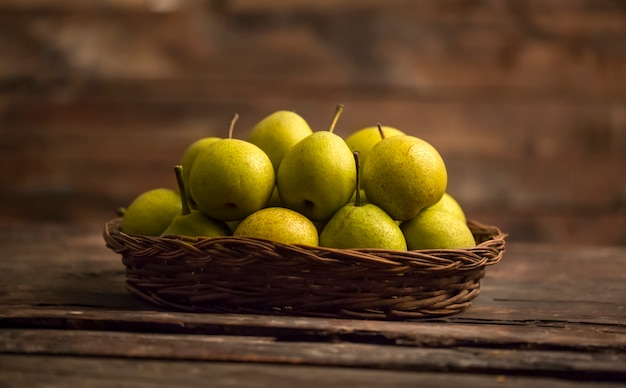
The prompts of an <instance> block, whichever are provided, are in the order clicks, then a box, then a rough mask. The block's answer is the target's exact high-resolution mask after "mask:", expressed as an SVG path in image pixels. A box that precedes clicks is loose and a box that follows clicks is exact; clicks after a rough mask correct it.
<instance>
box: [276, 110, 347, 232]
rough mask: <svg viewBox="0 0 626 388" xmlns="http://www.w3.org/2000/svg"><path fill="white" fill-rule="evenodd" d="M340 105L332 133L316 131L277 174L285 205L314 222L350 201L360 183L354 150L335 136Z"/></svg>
mask: <svg viewBox="0 0 626 388" xmlns="http://www.w3.org/2000/svg"><path fill="white" fill-rule="evenodd" d="M342 110H343V106H342V105H339V106H338V107H337V110H336V112H335V116H334V117H333V121H332V123H331V126H330V129H329V130H328V131H318V132H314V133H313V134H312V135H310V136H307V137H305V138H304V139H302V140H300V141H299V142H298V143H297V144H296V145H294V146H293V147H292V148H291V150H289V152H287V154H286V155H285V157H284V159H283V161H282V163H281V165H280V167H279V169H278V174H277V182H276V184H277V186H278V194H279V195H280V199H281V202H282V204H283V206H285V207H287V208H290V209H292V210H295V211H297V212H299V213H301V214H304V215H305V216H306V217H308V218H309V219H311V220H313V221H325V220H328V219H329V218H330V217H332V215H333V214H334V213H335V212H336V211H337V210H339V208H341V207H342V206H343V205H345V204H346V203H348V201H350V198H351V197H352V193H354V188H355V184H356V177H355V170H356V168H355V166H354V160H353V157H352V151H350V148H349V147H348V145H347V144H346V142H345V141H344V140H343V138H341V137H340V136H339V135H337V134H335V133H333V130H334V128H335V124H336V123H337V120H338V118H339V115H340V114H341V112H342Z"/></svg>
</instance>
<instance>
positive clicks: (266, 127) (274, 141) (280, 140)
mask: <svg viewBox="0 0 626 388" xmlns="http://www.w3.org/2000/svg"><path fill="white" fill-rule="evenodd" d="M312 133H313V131H312V130H311V127H310V126H309V124H308V123H307V122H306V120H304V118H302V116H300V115H299V114H297V113H295V112H291V111H286V110H279V111H277V112H274V113H272V114H270V115H269V116H267V117H265V118H264V119H262V120H261V121H259V122H258V123H257V124H256V125H255V126H254V127H253V128H252V130H251V131H250V135H249V136H248V141H249V142H250V143H252V144H255V145H257V146H258V147H259V148H261V149H262V150H263V151H265V153H266V154H267V156H268V157H269V158H270V160H271V161H272V165H273V167H274V171H278V167H279V166H280V163H281V162H282V160H283V158H284V157H285V155H286V154H287V152H288V151H289V150H290V149H291V147H293V146H294V145H295V144H296V143H297V142H299V141H300V140H302V139H304V138H305V137H307V136H309V135H311V134H312Z"/></svg>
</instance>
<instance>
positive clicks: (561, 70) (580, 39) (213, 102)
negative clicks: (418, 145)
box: [0, 0, 626, 245]
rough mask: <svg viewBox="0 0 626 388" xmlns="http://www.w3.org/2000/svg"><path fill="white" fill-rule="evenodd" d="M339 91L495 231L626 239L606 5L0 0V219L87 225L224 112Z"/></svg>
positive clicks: (515, 0) (623, 120)
mask: <svg viewBox="0 0 626 388" xmlns="http://www.w3.org/2000/svg"><path fill="white" fill-rule="evenodd" d="M337 103H343V104H345V106H346V109H345V111H344V114H343V116H342V118H341V119H340V121H339V124H338V127H337V132H338V133H340V134H342V135H347V134H349V133H350V132H351V131H353V130H355V129H358V128H360V127H363V126H369V125H374V124H376V123H377V122H381V123H383V124H386V125H391V126H395V127H398V128H400V129H402V130H404V131H405V132H408V133H410V134H413V135H416V136H420V137H422V138H424V139H426V140H428V141H429V142H431V143H432V144H433V145H434V146H435V147H437V148H438V149H439V150H440V152H441V153H442V155H443V157H444V159H445V160H446V162H447V165H448V170H449V177H450V184H449V192H450V193H451V194H453V195H454V196H456V197H457V199H458V200H459V201H460V202H461V204H462V205H463V206H464V207H465V209H466V212H467V213H468V216H469V217H471V218H475V219H478V220H480V221H483V222H487V223H493V224H496V225H499V226H501V227H502V229H503V230H505V231H506V232H508V233H510V240H511V241H536V242H556V243H564V244H567V243H575V244H612V245H624V244H626V172H625V168H626V2H624V1H621V0H432V1H431V0H419V1H408V0H407V1H403V0H390V1H384V2H383V1H380V2H377V1H369V0H367V1H358V0H332V1H330V0H319V1H314V0H305V1H288V0H268V1H251V0H213V1H210V0H188V1H184V0H99V1H95V0H92V1H87V0H3V1H1V2H0V174H1V175H0V177H1V179H2V184H1V188H0V221H1V222H15V221H16V220H22V219H30V220H41V221H62V222H90V223H103V222H104V221H105V220H107V219H109V218H112V217H113V216H114V210H115V208H117V207H118V206H120V205H125V204H127V203H128V202H129V201H130V200H131V199H132V198H133V197H134V196H135V195H137V194H139V193H140V192H142V191H143V190H147V189H150V188H153V187H157V186H168V187H175V180H174V177H173V173H172V166H173V165H174V164H175V163H177V162H178V159H179V156H180V154H181V153H182V151H183V150H184V149H185V147H186V146H187V145H188V144H190V143H191V142H192V141H193V140H195V139H197V138H199V137H202V136H208V135H223V134H225V131H226V128H227V124H228V121H229V120H230V117H231V115H232V114H233V113H234V112H238V113H239V114H240V116H241V118H240V120H239V122H238V125H237V129H236V131H237V136H239V137H242V138H245V136H246V135H247V132H248V131H249V129H250V128H251V127H252V125H254V123H255V122H257V121H258V120H260V119H261V118H263V117H264V116H265V115H267V114H269V113H271V112H273V111H275V110H278V109H295V110H297V111H298V112H299V113H301V114H302V115H303V116H304V117H305V118H306V119H307V120H308V121H309V122H310V123H311V125H312V126H313V127H314V128H316V129H325V128H327V126H328V124H329V123H330V119H331V116H332V114H333V111H334V107H335V105H336V104H337Z"/></svg>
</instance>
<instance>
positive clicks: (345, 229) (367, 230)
mask: <svg viewBox="0 0 626 388" xmlns="http://www.w3.org/2000/svg"><path fill="white" fill-rule="evenodd" d="M354 155H355V159H356V164H357V166H358V163H359V161H358V155H359V153H358V151H355V153H354ZM357 177H358V168H357ZM359 186H360V185H359V181H358V178H357V189H356V190H355V193H356V197H355V201H354V204H347V205H345V206H344V207H342V208H341V209H339V210H338V211H337V212H336V213H335V214H334V215H333V217H332V218H331V219H330V220H329V221H328V223H327V224H326V226H324V229H323V230H322V232H321V233H320V245H321V246H323V247H329V248H341V249H351V248H380V249H392V250H399V251H406V250H407V245H406V241H405V239H404V235H403V234H402V230H400V227H399V226H398V224H397V223H396V221H394V220H393V219H392V218H391V217H389V215H388V214H387V213H385V211H384V210H382V209H381V208H379V207H378V206H376V205H372V204H362V203H361V195H360V187H359Z"/></svg>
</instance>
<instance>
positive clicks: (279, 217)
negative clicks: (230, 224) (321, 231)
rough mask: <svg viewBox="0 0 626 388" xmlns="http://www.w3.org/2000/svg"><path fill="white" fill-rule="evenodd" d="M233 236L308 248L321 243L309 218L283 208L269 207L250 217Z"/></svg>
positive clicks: (241, 223)
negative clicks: (306, 246)
mask: <svg viewBox="0 0 626 388" xmlns="http://www.w3.org/2000/svg"><path fill="white" fill-rule="evenodd" d="M233 236H239V237H256V238H262V239H266V240H271V241H275V242H279V243H283V244H300V245H308V246H317V245H318V242H319V237H318V233H317V228H316V227H315V225H314V224H313V223H312V222H311V221H310V220H309V219H308V218H306V217H305V216H303V215H302V214H300V213H298V212H296V211H293V210H290V209H286V208H281V207H268V208H265V209H262V210H259V211H257V212H255V213H253V214H251V215H249V216H248V217H246V218H245V219H244V220H243V221H241V222H240V223H239V225H238V226H237V228H236V229H235V231H234V232H233Z"/></svg>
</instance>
